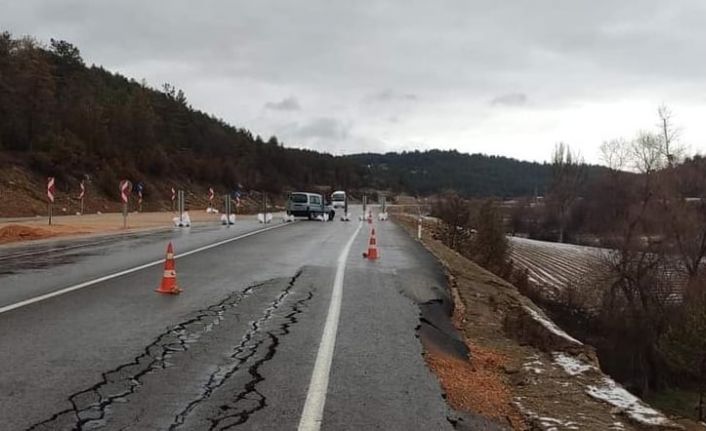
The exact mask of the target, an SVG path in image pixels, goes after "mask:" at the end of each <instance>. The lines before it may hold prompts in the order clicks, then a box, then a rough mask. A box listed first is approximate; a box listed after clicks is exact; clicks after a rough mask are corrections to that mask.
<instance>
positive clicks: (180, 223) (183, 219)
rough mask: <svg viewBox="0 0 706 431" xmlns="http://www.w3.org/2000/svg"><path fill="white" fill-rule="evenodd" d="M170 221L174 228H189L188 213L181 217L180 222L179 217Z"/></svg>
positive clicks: (189, 218)
mask: <svg viewBox="0 0 706 431" xmlns="http://www.w3.org/2000/svg"><path fill="white" fill-rule="evenodd" d="M172 221H173V222H174V226H175V227H189V226H191V217H189V213H186V212H185V213H183V214H182V215H181V220H179V217H174V218H173V219H172Z"/></svg>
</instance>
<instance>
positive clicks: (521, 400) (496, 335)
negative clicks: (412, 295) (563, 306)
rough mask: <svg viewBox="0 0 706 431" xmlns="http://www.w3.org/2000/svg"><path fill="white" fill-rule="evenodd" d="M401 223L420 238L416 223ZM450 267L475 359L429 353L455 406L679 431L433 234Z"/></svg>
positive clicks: (551, 423)
mask: <svg viewBox="0 0 706 431" xmlns="http://www.w3.org/2000/svg"><path fill="white" fill-rule="evenodd" d="M395 220H396V221H397V222H399V223H400V224H401V225H402V226H403V227H405V228H406V229H407V230H408V231H409V232H410V234H412V235H416V230H417V226H416V219H415V218H414V217H406V216H404V215H400V216H396V217H395ZM423 243H424V245H425V246H426V247H427V248H428V249H429V250H430V251H431V252H432V253H433V254H434V255H435V256H436V257H437V258H438V259H439V260H440V261H441V263H442V264H443V265H444V267H445V268H446V270H447V273H448V278H449V286H450V290H451V292H452V295H453V297H454V300H455V309H454V316H453V321H454V324H455V325H456V326H457V327H458V328H459V330H461V331H462V333H463V336H464V337H465V339H466V343H467V344H468V347H469V350H470V352H471V353H470V356H469V359H468V360H460V359H458V358H454V357H449V356H448V355H445V354H443V353H440V352H436V351H430V350H428V351H427V352H426V353H425V355H426V360H427V363H428V364H429V366H430V368H431V369H432V370H433V371H434V372H435V373H436V374H437V376H438V377H439V379H440V381H441V384H442V386H443V388H444V390H445V392H446V395H447V397H448V400H449V403H450V405H451V406H452V407H453V408H456V409H458V410H462V411H468V412H471V413H475V414H478V415H482V416H484V417H488V418H492V419H493V420H495V421H496V422H497V423H498V424H502V425H504V426H507V427H508V428H512V429H521V430H535V429H536V430H541V429H545V430H561V429H576V430H578V429H581V430H584V429H587V430H632V429H674V428H679V426H678V425H676V424H675V423H674V422H672V421H671V420H670V419H668V418H666V417H665V416H664V415H663V414H662V413H660V412H658V411H656V410H654V409H652V408H650V407H649V406H647V405H646V404H644V403H643V402H642V401H641V400H639V399H637V398H635V397H634V396H632V395H631V394H629V393H628V392H627V391H625V389H623V388H622V387H620V386H619V385H617V384H616V383H615V382H614V381H613V380H612V379H610V378H609V377H607V376H606V375H605V374H603V373H602V372H601V370H600V365H599V363H598V360H597V357H596V354H595V351H594V349H593V348H592V347H591V346H587V345H585V344H583V343H581V342H580V341H578V340H575V339H573V338H572V337H570V336H569V335H568V334H566V333H565V332H564V331H562V330H561V329H560V328H558V327H557V326H556V325H555V324H554V323H553V322H551V321H550V320H549V319H548V318H547V317H546V316H545V315H544V313H543V312H542V311H541V310H540V309H539V308H538V307H536V306H535V305H534V304H533V303H532V302H531V301H530V300H529V299H527V298H525V297H524V296H522V295H521V294H520V293H519V292H518V291H517V289H516V288H515V287H514V286H512V285H511V284H509V283H507V282H505V281H504V280H502V279H500V278H498V277H496V276H495V275H493V274H491V273H489V272H488V271H486V270H484V269H483V268H480V267H479V266H478V265H476V264H474V263H473V262H471V261H469V260H468V259H466V258H464V257H463V256H461V255H459V254H458V253H456V252H455V251H453V250H451V249H449V248H448V247H446V246H445V245H443V244H442V243H441V242H440V241H436V240H434V239H431V238H429V237H423Z"/></svg>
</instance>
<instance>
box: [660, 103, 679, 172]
mask: <svg viewBox="0 0 706 431" xmlns="http://www.w3.org/2000/svg"><path fill="white" fill-rule="evenodd" d="M657 115H658V116H659V129H660V132H661V135H662V136H661V138H662V151H663V153H664V157H665V158H666V159H667V164H668V166H669V167H670V168H671V167H672V166H674V164H675V163H676V162H678V160H679V159H680V158H681V157H682V156H683V152H684V151H683V147H680V146H675V145H674V144H675V142H676V141H677V139H678V138H679V129H677V128H676V127H674V125H673V124H672V117H673V114H672V111H671V110H670V109H669V107H667V105H664V104H663V105H660V106H659V107H658V108H657Z"/></svg>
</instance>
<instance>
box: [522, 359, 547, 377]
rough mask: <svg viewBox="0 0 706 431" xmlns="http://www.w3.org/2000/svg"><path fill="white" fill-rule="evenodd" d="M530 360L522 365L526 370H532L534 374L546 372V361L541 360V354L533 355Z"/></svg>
mask: <svg viewBox="0 0 706 431" xmlns="http://www.w3.org/2000/svg"><path fill="white" fill-rule="evenodd" d="M527 359H529V360H530V361H529V362H525V363H524V364H523V365H522V368H524V369H525V370H526V371H530V372H532V373H534V374H542V373H543V372H544V368H543V366H544V363H543V362H542V361H540V360H539V355H532V356H530V357H529V358H527Z"/></svg>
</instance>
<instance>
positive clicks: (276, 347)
mask: <svg viewBox="0 0 706 431" xmlns="http://www.w3.org/2000/svg"><path fill="white" fill-rule="evenodd" d="M358 224H359V222H358V221H353V222H348V223H346V222H340V221H335V222H330V223H321V222H307V221H302V222H297V223H293V224H287V225H280V226H279V227H277V228H275V229H272V230H270V231H267V232H262V233H259V234H257V235H252V236H248V237H245V238H242V239H238V240H236V241H232V242H228V243H226V244H223V245H220V246H218V247H214V248H210V249H206V250H203V251H200V252H198V253H193V254H189V255H187V256H183V257H181V258H178V259H177V262H176V268H177V277H178V282H179V285H180V287H181V288H182V289H183V290H184V292H183V293H182V294H181V295H178V296H169V295H159V294H157V293H155V292H154V289H155V288H156V287H157V286H158V283H159V280H160V277H161V275H162V268H161V265H153V266H150V267H147V268H144V269H141V270H138V271H135V272H132V273H128V274H125V275H123V276H120V277H116V278H111V279H107V280H104V281H101V282H97V283H95V284H92V285H90V286H87V287H85V288H82V289H79V290H74V291H71V292H68V293H66V294H63V295H61V296H56V297H51V298H48V299H46V300H42V301H39V302H34V303H30V304H28V305H25V306H22V307H20V308H16V309H12V310H9V311H6V312H3V313H0V364H2V371H1V372H0V428H2V429H8V430H22V429H33V430H64V429H66V430H72V429H106V430H120V429H134V430H156V429H164V430H170V429H171V430H181V429H183V430H201V429H204V430H210V429H212V430H222V429H261V430H274V429H278V430H279V429H296V428H297V425H298V423H299V420H300V417H301V413H302V408H303V406H304V401H305V399H306V396H307V390H308V385H309V381H310V379H311V374H312V370H313V367H314V362H315V360H316V355H317V350H318V346H319V343H320V341H321V336H322V329H323V326H324V322H325V320H326V317H327V313H328V307H329V302H330V299H331V290H332V285H333V282H334V276H335V272H336V267H337V263H336V260H337V258H338V256H339V254H340V253H341V250H342V248H343V247H344V245H345V243H346V242H347V241H348V240H349V238H350V237H351V235H352V234H353V233H354V232H355V230H356V228H357V226H358ZM273 226H275V225H273ZM262 227H263V226H262V225H258V224H257V223H256V222H239V223H238V224H236V225H235V226H233V227H230V228H226V227H222V226H195V227H192V228H191V229H182V230H177V229H175V230H171V229H166V230H161V231H156V232H152V233H142V234H139V235H127V236H110V237H101V238H93V239H91V238H89V239H86V238H84V239H80V240H60V241H47V242H43V243H41V244H33V245H20V246H9V247H8V246H6V247H1V248H0V308H1V307H6V306H8V305H12V304H16V303H18V302H20V301H26V300H29V299H31V298H36V297H37V296H39V295H46V294H49V293H51V292H55V291H57V290H59V289H63V288H66V287H69V286H73V285H76V284H79V283H83V282H86V281H88V280H92V279H96V278H98V277H104V276H106V275H108V274H113V273H116V272H118V271H123V270H125V269H129V268H132V267H136V266H139V265H144V264H146V263H149V262H154V261H155V260H158V259H162V258H163V257H164V251H165V248H166V244H167V242H169V241H173V243H174V246H175V252H176V254H177V256H178V255H179V254H181V253H185V252H189V251H191V250H195V249H197V248H200V247H203V246H207V245H209V244H213V243H216V242H219V241H223V240H226V239H229V238H234V237H237V236H239V235H242V234H244V233H247V232H252V231H255V230H257V229H261V228H262ZM375 227H376V230H377V233H378V246H379V249H380V253H381V259H380V260H378V261H375V262H370V261H367V260H365V259H363V258H362V252H363V251H364V250H366V248H367V242H368V233H369V227H368V225H367V224H366V225H365V226H363V229H362V230H361V231H360V234H359V235H358V236H357V237H356V239H355V241H354V243H353V246H352V249H351V252H350V255H349V257H348V260H347V267H346V271H345V278H344V284H343V300H342V308H341V315H340V322H339V326H338V337H337V340H336V345H335V350H334V356H333V362H332V367H331V372H330V380H329V384H328V396H327V399H326V404H325V409H324V415H323V422H322V427H321V428H322V429H326V430H358V429H385V430H413V429H419V430H437V429H452V426H451V423H450V421H449V418H452V419H453V418H457V417H458V413H456V412H453V411H451V410H450V409H449V408H448V406H447V405H446V403H445V401H444V399H443V396H442V393H441V389H440V387H439V384H438V382H437V380H436V378H435V377H434V376H433V375H432V374H431V373H430V372H429V370H428V369H427V368H426V366H425V364H424V359H423V357H422V345H421V342H420V340H419V337H418V329H419V327H420V306H419V305H420V304H423V303H429V301H437V300H438V301H448V295H447V293H446V291H445V279H444V275H443V273H442V272H441V269H440V267H439V265H438V264H437V263H436V262H435V261H434V259H433V258H432V257H431V256H430V255H429V254H428V253H427V252H426V251H425V250H423V249H422V248H421V246H420V245H419V244H417V243H416V242H415V241H413V240H412V239H410V238H409V237H408V236H407V235H406V234H405V233H404V232H403V231H402V229H401V228H399V227H398V226H396V225H394V224H392V222H389V221H388V222H376V223H375ZM465 423H467V424H472V423H473V419H472V418H466V422H465ZM471 429H472V427H471Z"/></svg>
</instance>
